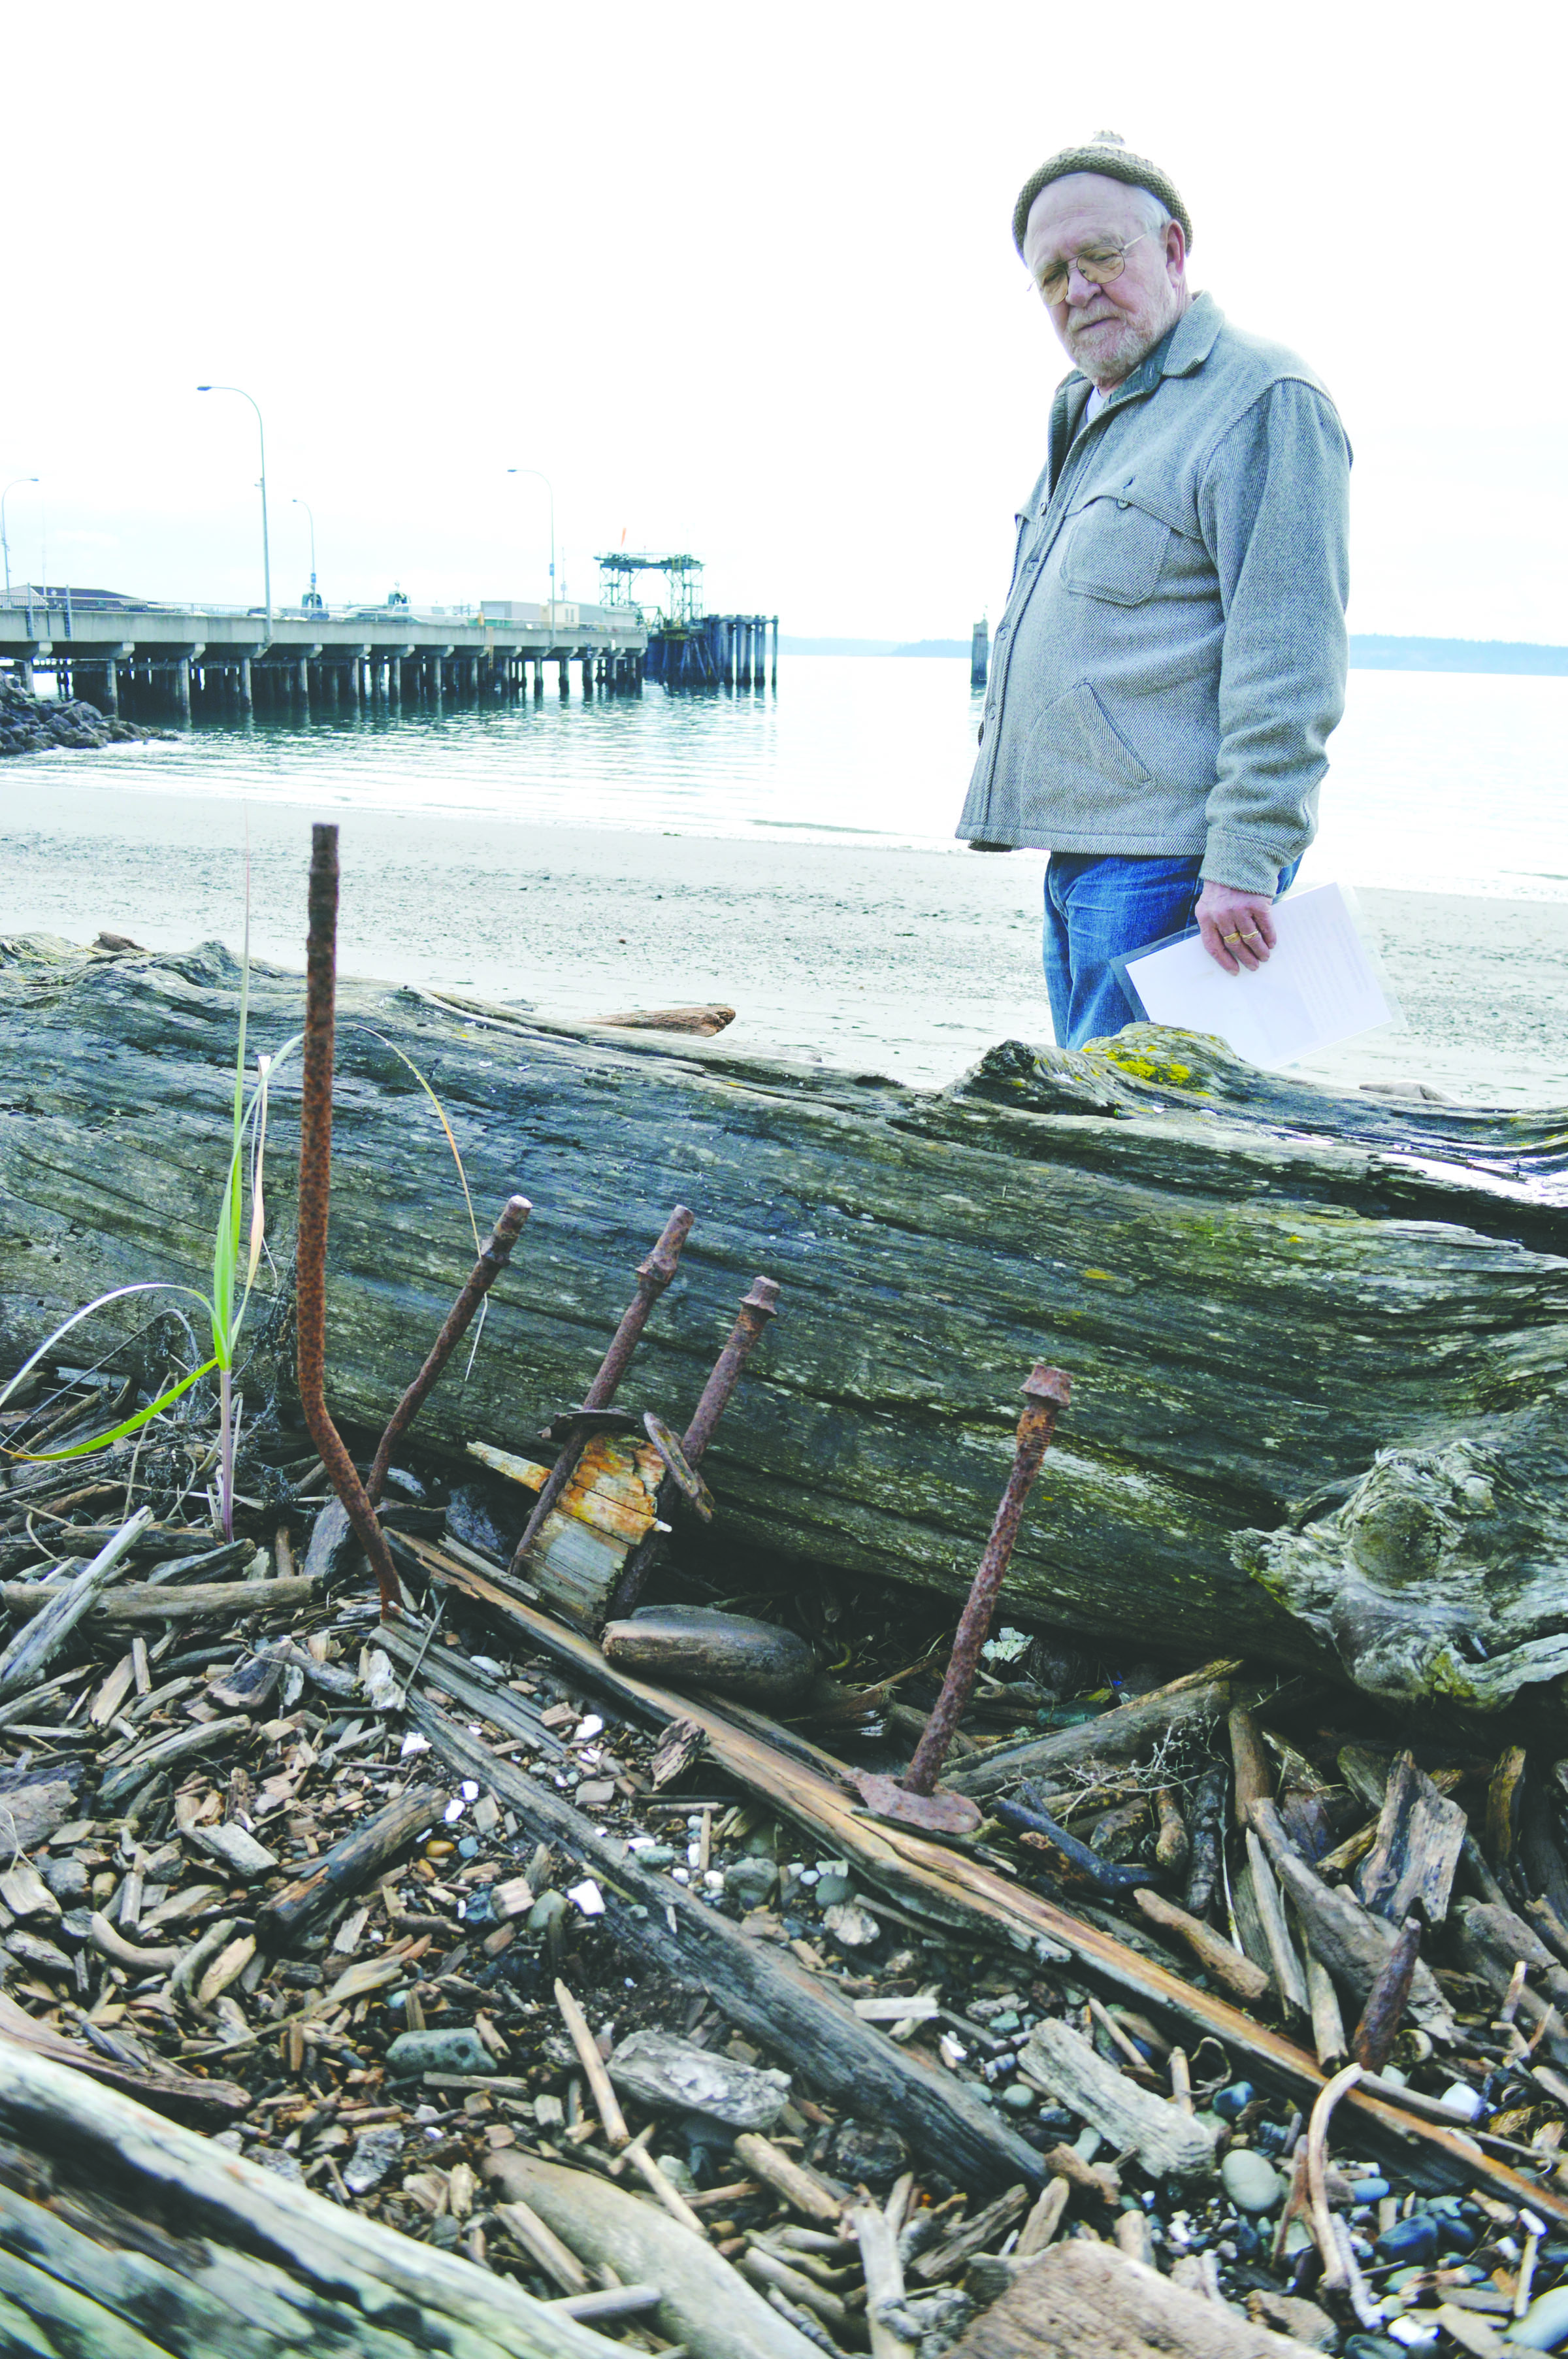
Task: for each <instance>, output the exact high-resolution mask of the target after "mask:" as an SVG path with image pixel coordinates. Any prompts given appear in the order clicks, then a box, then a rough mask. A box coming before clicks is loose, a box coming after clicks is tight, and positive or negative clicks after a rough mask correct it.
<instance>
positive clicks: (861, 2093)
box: [409, 1641, 1044, 2186]
mask: <svg viewBox="0 0 1568 2359" xmlns="http://www.w3.org/2000/svg"><path fill="white" fill-rule="evenodd" d="M584 1643H585V1644H586V1643H587V1642H586V1641H585V1642H584ZM409 1713H410V1717H411V1718H412V1719H413V1721H414V1722H415V1723H416V1726H417V1727H418V1728H420V1729H421V1730H422V1731H423V1732H424V1734H426V1735H427V1736H428V1737H429V1739H430V1742H431V1745H432V1746H433V1747H434V1749H435V1751H436V1752H437V1753H438V1755H439V1756H440V1757H441V1758H442V1759H443V1760H444V1761H445V1762H446V1763H447V1764H448V1765H449V1767H451V1768H452V1769H454V1770H456V1771H457V1772H458V1773H459V1774H460V1776H463V1777H473V1778H476V1779H483V1780H484V1781H485V1782H486V1783H487V1784H488V1785H490V1786H491V1787H492V1788H493V1790H494V1791H495V1793H496V1794H497V1795H498V1796H500V1797H501V1798H502V1799H503V1800H504V1801H505V1802H506V1804H507V1805H508V1807H509V1808H510V1809H511V1810H514V1812H515V1813H516V1816H517V1819H518V1821H519V1823H520V1825H521V1826H522V1827H523V1828H524V1831H525V1832H527V1833H528V1834H530V1835H531V1836H532V1837H533V1838H534V1839H535V1841H538V1842H543V1843H554V1844H556V1845H557V1846H558V1847H559V1848H561V1849H562V1850H564V1851H565V1852H567V1853H568V1854H569V1855H570V1856H571V1857H572V1858H573V1859H575V1860H577V1861H579V1863H580V1864H582V1865H583V1866H584V1867H586V1868H587V1869H588V1870H589V1874H590V1875H596V1876H597V1878H598V1879H599V1884H600V1893H601V1897H602V1901H603V1910H604V1918H605V1921H606V1923H607V1925H608V1927H609V1930H611V1933H612V1934H613V1935H614V1937H615V1939H616V1940H617V1941H618V1942H620V1943H621V1944H622V1947H623V1948H625V1949H626V1950H628V1951H631V1952H633V1954H636V1955H640V1956H642V1957H643V1958H645V1959H647V1960H648V1961H650V1962H652V1963H654V1964H655V1965H657V1966H659V1967H661V1968H663V1970H664V1971H665V1973H670V1974H673V1975H674V1976H675V1977H676V1979H677V1980H678V1981H680V1982H683V1983H685V1984H687V1985H688V1986H689V1987H691V1988H693V1989H701V1990H706V1991H707V1992H708V1995H709V1997H710V1998H712V1999H713V2001H714V2002H715V2004H716V2005H717V2006H719V2007H720V2008H721V2009H722V2010H723V2012H724V2013H725V2015H727V2016H728V2017H730V2021H731V2022H733V2023H735V2024H737V2025H738V2026H739V2027H740V2028H741V2030H742V2031H746V2032H749V2033H751V2034H752V2036H753V2037H757V2038H765V2039H766V2040H767V2041H768V2042H769V2043H770V2045H773V2046H777V2047H782V2048H783V2049H784V2051H785V2052H786V2053H787V2054H788V2055H789V2056H790V2057H791V2058H792V2060H798V2068H799V2071H800V2073H801V2075H802V2077H803V2079H805V2080H806V2081H808V2082H811V2083H812V2084H813V2085H815V2086H816V2087H817V2088H819V2089H822V2090H824V2091H826V2092H827V2093H837V2094H838V2095H840V2096H841V2097H842V2098H843V2100H844V2101H845V2102H846V2103H847V2104H854V2105H856V2106H857V2107H863V2108H864V2109H866V2110H868V2111H869V2112H871V2114H874V2115H875V2116H876V2117H877V2118H878V2119H880V2120H882V2121H885V2122H887V2123H888V2124H890V2125H892V2127H893V2128H895V2129H899V2130H902V2131H903V2133H904V2134H905V2135H906V2136H908V2137H909V2138H910V2139H911V2141H912V2142H915V2143H918V2144H920V2145H921V2146H923V2147H931V2148H932V2149H934V2150H935V2151H939V2152H945V2153H946V2155H947V2156H948V2158H949V2160H950V2166H951V2168H953V2169H959V2170H962V2172H963V2173H964V2175H965V2178H966V2180H969V2181H972V2182H973V2183H976V2184H979V2185H981V2186H984V2185H988V2184H996V2183H999V2182H1007V2181H1011V2180H1015V2179H1022V2180H1026V2181H1027V2182H1028V2183H1029V2184H1031V2185H1033V2186H1038V2185H1040V2184H1041V2183H1042V2181H1043V2180H1044V2170H1043V2169H1042V2165H1041V2160H1040V2157H1039V2156H1038V2155H1037V2154H1036V2153H1035V2151H1034V2150H1033V2147H1028V2146H1026V2145H1025V2144H1024V2143H1023V2141H1022V2139H1021V2138H1019V2137H1017V2136H1014V2135H1013V2134H1012V2132H1011V2131H1010V2130H1009V2129H1008V2128H1007V2126H1006V2125H1005V2123H1004V2122H1003V2121H1001V2120H1000V2119H998V2118H996V2117H995V2115H994V2114H993V2113H992V2111H991V2110H990V2109H989V2108H988V2107H987V2106H985V2105H982V2104H979V2103H978V2102H977V2101H976V2099H975V2098H973V2097H972V2096H971V2095H970V2094H969V2093H968V2091H967V2090H966V2089H965V2088H964V2086H963V2084H962V2083H961V2082H956V2081H954V2080H953V2079H952V2077H951V2076H950V2075H948V2074H946V2073H938V2072H934V2071H931V2070H930V2069H929V2067H927V2066H925V2065H924V2064H922V2063H921V2062H920V2061H919V2060H918V2059H916V2058H914V2057H912V2056H908V2055H906V2054H905V2053H904V2051H903V2049H900V2048H898V2047H897V2046H895V2045H894V2043H893V2042H892V2040H890V2039H887V2038H883V2037H882V2036H881V2034H880V2033H879V2032H877V2031H875V2030H874V2029H872V2027H871V2026H869V2025H867V2024H864V2023H862V2022H861V2021H860V2017H858V2016H857V2015H856V2014H855V2012H854V2009H853V2007H852V2006H850V2005H849V2002H848V2001H847V2000H846V1999H843V1998H841V1997H840V1996H839V1995H838V1993H837V1992H836V1991H834V1990H832V1989H831V1988H830V1987H829V1986H827V1985H826V1984H824V1983H823V1982H822V1981H821V1979H820V1978H819V1977H818V1976H816V1975H813V1974H811V1973H807V1972H806V1970H805V1968H804V1967H802V1966H800V1965H799V1964H797V1963H796V1962H795V1959H794V1958H793V1957H791V1956H790V1955H789V1953H788V1952H787V1951H778V1950H775V1949H773V1948H772V1947H770V1946H769V1945H768V1944H766V1943H763V1942H758V1941H752V1940H748V1939H747V1938H746V1936H745V1935H744V1934H743V1933H742V1932H741V1930H740V1929H739V1927H738V1926H736V1925H733V1924H731V1923H730V1920H729V1919H727V1918H723V1917H719V1916H716V1915H714V1914H713V1912H712V1911H711V1910H708V1909H705V1908H703V1907H702V1906H701V1904H700V1903H699V1902H698V1901H697V1900H694V1899H693V1898H692V1897H690V1895H689V1894H688V1893H687V1892H686V1891H684V1890H683V1889H682V1888H681V1887H680V1886H672V1885H670V1884H669V1883H668V1882H667V1881H665V1880H664V1879H662V1878H660V1877H659V1876H657V1875H652V1874H650V1873H649V1872H648V1871H647V1870H646V1869H643V1868H640V1867H639V1866H638V1865H637V1864H636V1861H635V1858H634V1857H633V1856H623V1855H622V1849H621V1846H620V1845H619V1844H613V1845H612V1844H611V1843H608V1842H607V1841H606V1840H605V1838H604V1837H603V1836H602V1835H601V1834H600V1832H599V1831H598V1829H597V1828H595V1827H594V1826H593V1825H592V1823H591V1821H589V1820H588V1819H587V1818H586V1817H585V1816H584V1815H583V1814H582V1812H580V1811H579V1810H574V1809H573V1808H572V1806H571V1804H570V1803H569V1802H568V1801H566V1800H564V1799H562V1797H561V1796H560V1795H558V1794H557V1793H556V1792H555V1791H554V1790H553V1788H550V1787H548V1786H546V1785H544V1784H538V1785H535V1782H534V1781H533V1780H532V1779H531V1778H529V1777H524V1775H523V1773H522V1772H521V1771H520V1770H517V1769H515V1768H514V1767H513V1766H512V1764H511V1763H510V1762H507V1761H502V1760H499V1759H497V1758H496V1756H494V1755H492V1753H490V1752H489V1750H488V1749H487V1747H486V1746H485V1745H482V1744H481V1742H480V1741H479V1739H478V1738H476V1737H472V1736H470V1735H469V1734H468V1733H467V1732H466V1730H464V1729H462V1728H460V1727H459V1726H458V1724H457V1723H455V1722H453V1721H451V1720H449V1719H448V1718H447V1716H446V1715H445V1714H444V1713H442V1712H437V1711H436V1710H435V1709H434V1708H433V1707H432V1706H430V1705H428V1704H427V1703H425V1702H424V1701H422V1699H420V1698H418V1697H417V1696H413V1697H410V1699H409Z"/></svg>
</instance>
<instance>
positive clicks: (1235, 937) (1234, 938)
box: [1219, 934, 1241, 942]
mask: <svg viewBox="0 0 1568 2359" xmlns="http://www.w3.org/2000/svg"><path fill="white" fill-rule="evenodd" d="M1219 939H1220V940H1221V941H1222V942H1238V941H1239V940H1241V937H1240V935H1239V934H1221V936H1220V938H1219Z"/></svg>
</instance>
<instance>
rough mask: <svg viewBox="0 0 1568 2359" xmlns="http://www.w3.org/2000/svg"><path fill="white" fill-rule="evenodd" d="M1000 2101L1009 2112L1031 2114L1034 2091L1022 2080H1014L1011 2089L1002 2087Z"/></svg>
mask: <svg viewBox="0 0 1568 2359" xmlns="http://www.w3.org/2000/svg"><path fill="white" fill-rule="evenodd" d="M1001 2101H1002V2104H1004V2105H1005V2106H1006V2107H1007V2110H1008V2112H1009V2113H1010V2114H1032V2113H1033V2111H1034V2092H1033V2089H1031V2088H1029V2087H1028V2086H1027V2085H1026V2084H1025V2083H1024V2082H1022V2081H1015V2082H1013V2084H1012V2086H1011V2089H1004V2090H1003V2091H1002V2093H1001Z"/></svg>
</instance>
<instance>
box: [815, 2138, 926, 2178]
mask: <svg viewBox="0 0 1568 2359" xmlns="http://www.w3.org/2000/svg"><path fill="white" fill-rule="evenodd" d="M828 2168H829V2169H831V2170H832V2171H834V2172H835V2173H836V2174H837V2176H838V2178H840V2179H844V2180H848V2181H849V2185H850V2186H851V2187H855V2186H858V2185H859V2184H860V2181H861V2180H864V2181H865V2183H866V2185H867V2186H868V2187H888V2186H891V2185H892V2181H893V2180H895V2179H896V2178H897V2177H898V2175H899V2173H900V2172H901V2171H903V2170H907V2169H908V2168H909V2148H908V2147H906V2146H905V2144H904V2142H903V2139H902V2138H901V2137H900V2136H899V2134H898V2132H897V2131H896V2130H890V2129H887V2128H884V2127H883V2125H881V2123H880V2122H840V2123H839V2125H838V2129H837V2130H836V2131H835V2133H834V2136H833V2143H832V2145H831V2147H829V2148H828Z"/></svg>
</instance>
